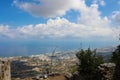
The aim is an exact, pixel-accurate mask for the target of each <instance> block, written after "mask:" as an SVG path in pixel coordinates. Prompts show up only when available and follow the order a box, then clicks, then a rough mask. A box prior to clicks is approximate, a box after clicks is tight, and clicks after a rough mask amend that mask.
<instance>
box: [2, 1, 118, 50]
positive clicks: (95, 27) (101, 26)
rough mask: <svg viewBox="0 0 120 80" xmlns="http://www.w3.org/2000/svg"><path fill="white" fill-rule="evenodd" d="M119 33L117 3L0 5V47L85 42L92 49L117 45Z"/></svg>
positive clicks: (27, 2)
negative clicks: (18, 44)
mask: <svg viewBox="0 0 120 80" xmlns="http://www.w3.org/2000/svg"><path fill="white" fill-rule="evenodd" d="M119 33H120V0H59V1H58V0H31V1H29V0H2V1H1V2H0V41H1V44H2V45H4V44H3V43H6V42H7V43H11V44H12V43H15V42H17V43H21V42H24V41H29V42H31V41H41V42H42V41H43V40H48V41H51V40H52V41H53V42H54V41H61V42H62V41H63V42H64V41H68V40H69V41H70V40H71V41H73V44H72V43H71V44H72V45H74V42H76V44H79V43H80V42H82V41H84V42H86V43H93V44H95V45H96V44H97V45H100V44H102V43H106V44H103V46H109V45H116V44H118V43H119V42H118V35H119ZM2 42H3V43H2ZM41 42H40V43H41ZM77 42H78V43H77ZM94 42H95V43H94ZM32 43H33V42H32ZM36 44H37V43H36ZM46 44H49V43H46ZM54 44H55V43H54ZM2 45H1V47H2ZM5 45H6V44H5ZM5 45H4V46H5ZM6 47H7V45H6ZM1 49H2V48H1ZM3 52H4V51H3Z"/></svg>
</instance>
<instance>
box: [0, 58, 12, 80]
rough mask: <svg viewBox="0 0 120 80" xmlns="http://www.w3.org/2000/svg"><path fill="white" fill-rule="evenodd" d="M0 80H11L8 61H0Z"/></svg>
mask: <svg viewBox="0 0 120 80" xmlns="http://www.w3.org/2000/svg"><path fill="white" fill-rule="evenodd" d="M0 80H11V69H10V61H1V60H0Z"/></svg>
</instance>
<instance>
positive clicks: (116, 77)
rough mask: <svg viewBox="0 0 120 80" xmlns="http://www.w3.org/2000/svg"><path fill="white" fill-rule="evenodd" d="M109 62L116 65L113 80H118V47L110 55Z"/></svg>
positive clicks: (119, 57)
mask: <svg viewBox="0 0 120 80" xmlns="http://www.w3.org/2000/svg"><path fill="white" fill-rule="evenodd" d="M111 61H112V62H114V63H115V64H116V68H115V73H114V80H119V79H120V45H119V46H118V47H117V49H116V50H115V51H114V52H113V53H112V58H111Z"/></svg>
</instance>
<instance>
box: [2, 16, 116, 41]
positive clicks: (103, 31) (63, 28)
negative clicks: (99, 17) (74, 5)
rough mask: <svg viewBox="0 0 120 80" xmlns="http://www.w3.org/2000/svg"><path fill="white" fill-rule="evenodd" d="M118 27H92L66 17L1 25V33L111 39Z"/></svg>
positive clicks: (6, 34)
mask: <svg viewBox="0 0 120 80" xmlns="http://www.w3.org/2000/svg"><path fill="white" fill-rule="evenodd" d="M117 30H118V29H117V28H114V29H112V28H110V27H91V28H90V26H85V25H82V24H76V23H71V22H69V21H68V20H67V19H65V18H59V17H58V18H56V19H55V20H53V19H49V20H48V21H47V23H46V24H36V25H26V26H22V27H18V28H16V29H10V28H9V27H8V26H4V27H3V25H2V26H0V34H2V35H4V36H7V37H10V38H22V39H23V38H35V39H41V38H57V39H58V38H59V39H62V38H82V39H95V38H102V39H103V38H105V39H106V38H108V39H110V38H111V36H112V35H115V34H114V31H115V32H116V31H117Z"/></svg>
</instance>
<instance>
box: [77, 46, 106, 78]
mask: <svg viewBox="0 0 120 80" xmlns="http://www.w3.org/2000/svg"><path fill="white" fill-rule="evenodd" d="M76 56H77V58H78V59H79V66H78V71H79V74H80V75H81V76H82V79H83V80H93V78H94V77H95V74H96V69H97V67H98V65H100V64H101V63H103V62H104V61H103V58H102V57H100V56H97V55H96V50H93V51H92V50H91V49H90V48H88V49H87V50H83V49H81V50H80V51H79V52H78V53H77V54H76Z"/></svg>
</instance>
